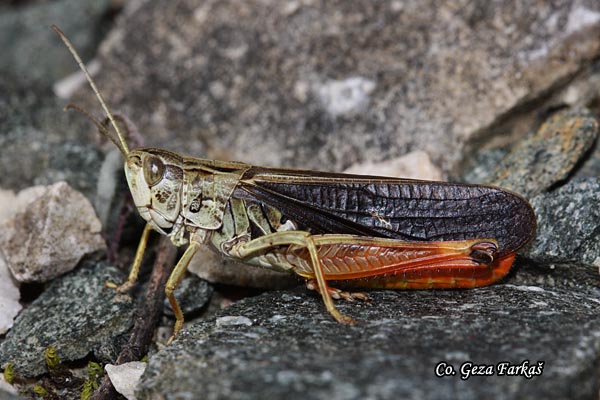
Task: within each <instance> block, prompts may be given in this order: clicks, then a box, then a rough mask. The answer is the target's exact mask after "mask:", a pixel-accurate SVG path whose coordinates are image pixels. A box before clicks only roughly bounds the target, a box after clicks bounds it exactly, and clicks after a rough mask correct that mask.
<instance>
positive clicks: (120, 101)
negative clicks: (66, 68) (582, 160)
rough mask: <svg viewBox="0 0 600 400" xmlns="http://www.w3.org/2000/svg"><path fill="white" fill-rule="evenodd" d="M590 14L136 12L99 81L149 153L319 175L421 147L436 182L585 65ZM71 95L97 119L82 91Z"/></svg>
mask: <svg viewBox="0 0 600 400" xmlns="http://www.w3.org/2000/svg"><path fill="white" fill-rule="evenodd" d="M599 11H600V4H599V3H598V2H597V1H594V0H574V1H571V2H566V3H561V4H558V3H552V4H550V3H547V4H544V5H541V4H540V5H537V6H536V7H531V6H530V4H529V3H527V2H524V1H520V0H515V1H511V2H498V3H490V2H487V1H477V2H471V3H469V4H467V5H465V6H464V7H457V8H455V6H454V5H452V3H441V4H440V3H438V2H434V1H425V2H423V1H410V2H401V1H386V2H377V3H373V2H348V1H340V0H338V1H329V2H327V3H326V4H322V3H319V2H291V3H282V2H279V1H276V0H270V1H267V2H261V3H260V4H259V3H252V2H251V3H244V4H243V5H240V3H239V2H235V1H220V2H214V3H211V2H209V3H197V2H196V1H193V0H185V1H181V2H178V3H177V6H176V7H175V6H174V5H173V3H170V2H142V1H133V2H130V3H128V5H127V7H126V10H125V13H124V16H123V18H122V19H121V20H120V21H119V23H118V24H117V27H116V28H115V29H114V30H113V31H112V32H111V34H110V36H109V38H108V39H107V41H106V42H105V46H103V48H102V51H101V54H100V56H99V59H100V61H101V64H102V68H101V70H100V72H99V74H98V75H97V80H98V84H99V87H100V89H101V90H102V91H103V93H105V94H106V95H107V96H108V97H109V99H108V102H109V104H111V105H112V107H113V108H114V109H115V110H120V111H122V112H124V113H125V114H126V115H128V116H129V117H130V118H131V119H132V120H134V121H136V123H138V126H139V128H140V131H141V132H144V135H145V136H146V137H147V138H148V140H147V143H148V144H153V145H162V146H166V147H169V148H171V149H174V150H178V151H183V152H185V153H188V154H192V155H196V156H205V157H209V158H226V159H240V160H242V161H247V162H250V163H253V164H258V165H275V166H279V165H286V166H302V167H308V168H313V169H327V170H342V169H344V168H345V167H347V166H349V165H351V164H354V163H355V162H360V161H367V160H368V161H381V160H383V159H390V158H393V157H397V156H398V155H400V154H402V153H406V152H408V151H410V150H413V149H420V150H424V151H426V152H427V153H428V154H430V155H431V157H432V160H433V162H434V163H435V164H437V165H439V166H441V167H442V169H443V171H444V172H448V171H450V170H451V169H452V168H453V167H454V166H455V165H456V164H457V162H458V161H460V160H461V159H462V158H463V151H462V150H464V149H465V146H466V143H467V142H469V141H471V140H475V139H477V140H479V141H480V140H484V139H489V138H490V136H495V135H500V136H502V135H503V134H499V133H498V132H496V131H494V132H492V131H490V130H488V128H489V127H490V126H493V125H494V124H496V123H497V121H499V120H501V119H503V118H505V116H507V115H510V113H511V112H512V111H514V110H520V109H521V108H522V107H523V108H524V107H525V106H527V107H529V108H528V109H529V110H531V104H536V100H539V99H541V98H545V97H546V96H548V92H549V91H552V90H553V89H554V88H556V87H559V86H560V87H564V85H565V82H568V81H569V80H570V79H571V78H572V77H574V76H575V75H577V74H578V73H579V71H581V70H582V68H584V66H587V65H589V64H590V63H591V61H590V60H592V59H594V57H596V56H597V54H599V53H600V47H599V46H598V41H597V30H598V29H599V26H600V19H598V18H597V15H598V12H599ZM555 60H560V63H557V62H556V61H555ZM340 87H342V88H346V89H345V90H338V89H339V88H340ZM79 96H81V97H83V98H85V99H82V100H81V101H82V102H83V103H84V104H85V105H86V108H88V109H99V106H98V103H97V101H96V99H95V98H94V97H93V95H92V93H91V92H90V90H89V89H88V88H85V89H82V91H81V92H80V95H79ZM81 97H80V98H81ZM78 101H79V100H78ZM516 134H517V135H518V132H517V133H516Z"/></svg>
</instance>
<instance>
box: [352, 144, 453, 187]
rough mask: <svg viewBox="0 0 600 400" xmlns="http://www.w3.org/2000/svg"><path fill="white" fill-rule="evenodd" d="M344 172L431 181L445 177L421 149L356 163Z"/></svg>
mask: <svg viewBox="0 0 600 400" xmlns="http://www.w3.org/2000/svg"><path fill="white" fill-rule="evenodd" d="M344 172H345V173H347V174H358V175H375V176H389V177H395V178H407V179H423V180H430V181H440V180H442V179H443V174H442V171H441V170H440V169H439V168H438V167H436V166H435V165H434V164H433V163H432V162H431V159H430V158H429V155H427V153H425V152H424V151H419V150H417V151H413V152H410V153H408V154H405V155H403V156H402V157H398V158H394V159H391V160H386V161H381V162H377V163H374V162H365V163H361V164H355V165H353V166H351V167H350V168H348V169H346V170H345V171H344Z"/></svg>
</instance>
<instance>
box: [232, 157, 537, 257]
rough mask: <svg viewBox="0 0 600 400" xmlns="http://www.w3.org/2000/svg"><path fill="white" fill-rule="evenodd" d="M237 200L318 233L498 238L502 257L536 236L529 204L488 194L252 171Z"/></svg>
mask: <svg viewBox="0 0 600 400" xmlns="http://www.w3.org/2000/svg"><path fill="white" fill-rule="evenodd" d="M233 196H234V197H239V198H245V199H247V200H252V201H258V202H261V203H264V204H269V205H271V206H273V207H276V208H277V209H279V210H280V211H281V212H282V213H283V214H284V215H287V216H288V217H289V218H292V219H294V220H296V221H297V222H299V223H300V224H302V225H305V226H307V227H310V228H311V229H312V231H313V232H314V233H348V234H358V235H367V236H377V237H388V238H396V239H401V240H414V241H441V240H466V239H475V238H495V239H496V240H498V242H499V245H500V253H501V254H502V255H504V254H507V253H511V252H514V251H516V250H517V249H519V248H520V247H522V246H523V245H524V244H525V243H527V241H528V240H529V239H530V238H531V236H532V235H533V232H534V230H535V216H534V214H533V210H532V209H531V206H530V205H529V203H527V201H525V200H524V199H523V198H522V197H520V196H518V195H516V194H514V193H511V192H508V191H505V190H502V189H499V188H495V187H489V186H480V185H465V184H454V183H445V182H429V181H416V180H407V179H394V178H381V177H365V176H358V175H344V174H334V173H323V172H313V171H298V170H279V169H266V168H252V169H250V170H249V171H247V173H246V174H245V175H244V177H243V179H242V180H241V181H240V185H239V187H238V188H237V189H236V190H235V192H234V193H233Z"/></svg>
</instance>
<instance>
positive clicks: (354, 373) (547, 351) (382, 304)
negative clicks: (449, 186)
mask: <svg viewBox="0 0 600 400" xmlns="http://www.w3.org/2000/svg"><path fill="white" fill-rule="evenodd" d="M370 295H371V297H372V298H373V302H372V303H353V304H349V303H343V302H340V303H338V306H339V308H340V310H341V311H342V312H344V313H346V314H348V315H350V316H352V317H354V318H356V319H357V320H358V324H357V325H356V326H352V327H349V326H343V325H340V324H337V323H335V322H334V321H333V320H332V318H331V317H330V316H329V315H328V314H327V313H326V312H325V311H324V307H323V305H322V304H321V300H320V299H319V298H318V297H317V296H311V295H309V294H307V293H306V292H305V291H302V290H296V291H286V292H271V293H265V294H263V295H261V296H258V297H254V298H249V299H245V300H243V301H241V302H239V303H237V304H235V305H233V306H231V307H229V308H227V309H226V310H224V311H223V312H222V313H221V314H220V315H217V317H216V318H215V319H211V320H208V321H205V322H202V323H198V324H195V325H193V326H191V327H190V328H189V329H187V330H184V331H182V332H181V334H180V336H179V338H178V339H177V340H176V341H175V342H173V344H171V345H170V346H168V347H166V348H165V349H163V350H161V351H160V352H159V353H157V354H156V355H155V356H153V357H152V358H151V359H150V360H149V365H148V368H147V370H146V372H145V374H144V376H143V377H142V383H141V387H140V390H139V391H138V398H141V399H148V398H168V399H177V398H204V399H222V398H227V399H267V398H286V399H290V400H291V399H398V398H405V399H443V398H453V397H460V398H463V399H480V398H497V399H512V398H547V399H563V398H571V399H577V398H592V397H593V396H595V395H596V394H597V390H598V387H597V370H596V369H595V368H594V365H596V363H597V360H598V348H599V345H600V339H599V337H600V334H599V333H600V320H598V318H597V315H598V312H600V302H598V300H597V298H598V293H597V292H596V293H595V292H592V291H584V290H579V291H577V290H572V288H571V287H570V284H567V283H566V282H564V281H563V282H562V283H561V284H559V285H555V286H553V287H543V286H528V285H514V284H501V285H494V286H492V287H487V288H481V289H475V290H462V291H407V292H401V291H395V292H394V291H375V292H372V293H370ZM582 304H585V307H582ZM222 315H228V316H232V315H233V316H238V317H245V318H248V319H249V320H251V321H252V324H241V325H235V326H231V325H223V324H217V323H216V321H217V320H218V317H219V316H222ZM526 360H528V361H529V362H530V364H533V365H535V364H536V363H538V362H542V361H543V362H544V368H543V375H541V376H537V377H533V378H532V379H531V380H529V379H526V378H524V377H517V376H512V377H511V376H499V375H498V373H495V374H494V375H493V376H489V377H482V376H476V377H471V378H470V379H468V380H467V381H463V380H461V378H460V374H461V371H460V366H461V365H462V364H463V363H465V362H468V361H471V362H473V363H475V364H478V365H482V364H485V365H493V366H495V365H496V364H497V363H499V362H503V361H508V362H510V363H512V364H521V363H523V362H524V361H526ZM442 361H444V362H446V363H448V364H449V365H451V366H453V367H454V370H455V371H456V375H454V376H446V377H443V378H438V377H436V375H435V367H436V365H437V364H438V363H440V362H442Z"/></svg>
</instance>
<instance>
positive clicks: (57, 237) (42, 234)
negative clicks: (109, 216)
mask: <svg viewBox="0 0 600 400" xmlns="http://www.w3.org/2000/svg"><path fill="white" fill-rule="evenodd" d="M36 195H37V196H36V197H34V198H33V199H30V201H29V203H28V204H27V206H26V207H25V209H24V210H23V211H22V212H20V213H17V214H16V215H15V216H14V217H13V218H12V219H10V220H8V221H6V222H4V223H3V224H2V229H1V231H0V250H1V251H2V254H3V255H4V258H5V260H6V262H7V264H8V268H9V269H10V271H11V272H12V274H13V276H14V277H15V279H17V280H18V281H20V282H46V281H48V280H51V279H53V278H56V277H57V276H60V275H62V274H64V273H65V272H68V271H70V270H72V269H73V268H75V266H76V265H77V263H78V262H79V261H80V260H81V259H82V257H84V256H85V255H88V254H93V253H96V252H100V251H105V250H106V243H105V242H104V239H103V238H102V236H101V234H100V233H101V229H102V227H101V225H100V221H98V218H97V217H96V214H95V213H94V209H93V207H92V205H91V203H90V202H89V200H87V199H86V198H85V197H84V196H83V195H82V194H81V193H79V192H77V191H75V190H74V189H72V188H71V187H70V186H69V185H68V184H67V183H65V182H59V183H56V184H54V185H52V186H48V187H47V188H46V189H45V190H44V191H43V192H41V191H39V190H37V193H36Z"/></svg>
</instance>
